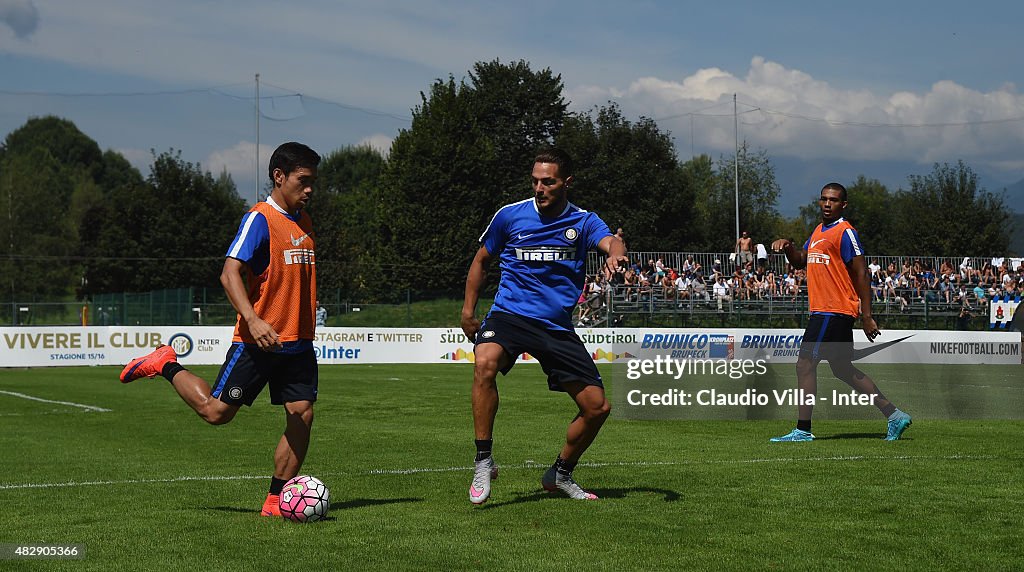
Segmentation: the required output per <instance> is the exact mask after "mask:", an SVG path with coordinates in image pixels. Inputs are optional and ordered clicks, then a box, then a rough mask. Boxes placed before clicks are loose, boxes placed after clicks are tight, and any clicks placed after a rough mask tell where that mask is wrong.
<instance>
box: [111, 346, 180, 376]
mask: <svg viewBox="0 0 1024 572" xmlns="http://www.w3.org/2000/svg"><path fill="white" fill-rule="evenodd" d="M173 361H178V354H176V353H174V349H173V348H172V347H171V346H157V348H156V349H155V350H153V351H152V353H149V354H146V355H144V356H142V357H139V358H135V359H133V360H132V361H131V362H129V363H128V365H126V366H124V369H123V370H121V383H131V382H133V381H135V380H136V379H139V378H140V377H154V376H157V375H160V372H161V371H163V369H164V366H165V365H167V364H168V363H170V362H173Z"/></svg>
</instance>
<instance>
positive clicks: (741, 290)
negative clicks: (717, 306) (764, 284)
mask: <svg viewBox="0 0 1024 572" xmlns="http://www.w3.org/2000/svg"><path fill="white" fill-rule="evenodd" d="M729 289H730V290H732V296H733V300H746V299H747V298H748V292H747V283H746V282H745V281H744V279H743V272H741V271H740V269H739V268H737V269H736V271H735V272H733V275H732V278H731V279H730V280H729Z"/></svg>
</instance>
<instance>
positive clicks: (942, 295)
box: [939, 274, 953, 304]
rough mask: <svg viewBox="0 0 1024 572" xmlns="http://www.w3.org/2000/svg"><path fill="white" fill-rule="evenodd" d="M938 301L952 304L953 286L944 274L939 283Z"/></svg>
mask: <svg viewBox="0 0 1024 572" xmlns="http://www.w3.org/2000/svg"><path fill="white" fill-rule="evenodd" d="M939 301H940V302H943V303H945V304H952V303H953V284H951V283H950V281H949V275H948V274H944V275H943V276H942V279H941V280H940V281H939Z"/></svg>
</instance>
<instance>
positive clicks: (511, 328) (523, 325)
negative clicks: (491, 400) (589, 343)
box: [476, 312, 604, 391]
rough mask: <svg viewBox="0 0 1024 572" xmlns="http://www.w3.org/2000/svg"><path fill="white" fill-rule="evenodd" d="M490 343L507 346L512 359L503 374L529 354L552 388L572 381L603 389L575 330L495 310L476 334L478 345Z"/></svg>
mask: <svg viewBox="0 0 1024 572" xmlns="http://www.w3.org/2000/svg"><path fill="white" fill-rule="evenodd" d="M491 342H493V343H496V344H498V345H500V346H501V347H502V348H504V349H505V353H507V354H508V355H509V357H510V358H511V361H510V363H509V365H508V367H506V368H504V369H502V370H501V373H502V375H506V374H508V372H509V371H510V370H511V369H512V366H514V365H515V364H516V359H517V358H518V357H519V355H520V354H523V353H528V354H530V355H531V356H533V357H535V358H536V359H537V361H538V362H540V367H541V369H543V370H544V373H546V374H547V375H548V389H550V390H551V391H565V388H564V387H563V386H562V384H563V383H567V382H573V381H579V382H582V383H584V384H586V385H596V386H598V387H600V388H604V384H603V383H601V374H600V373H598V371H597V366H596V365H594V358H592V357H591V356H590V352H588V351H587V348H586V346H584V345H583V342H582V341H581V340H580V337H579V336H577V335H576V332H570V331H566V330H551V329H549V328H548V327H546V326H545V325H544V324H542V323H540V322H538V321H536V320H531V319H529V318H522V317H519V316H513V315H512V314H506V313H504V312H492V313H491V314H490V315H489V316H487V318H486V319H484V321H483V323H482V324H480V331H479V332H477V334H476V343H477V344H485V343H491Z"/></svg>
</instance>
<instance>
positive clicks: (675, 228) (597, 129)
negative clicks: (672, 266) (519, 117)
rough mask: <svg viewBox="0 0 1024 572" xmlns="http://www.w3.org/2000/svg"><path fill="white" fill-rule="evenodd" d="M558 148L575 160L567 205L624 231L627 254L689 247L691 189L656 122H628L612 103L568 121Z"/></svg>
mask: <svg viewBox="0 0 1024 572" xmlns="http://www.w3.org/2000/svg"><path fill="white" fill-rule="evenodd" d="M557 145H558V146H559V147H562V148H563V149H565V150H566V151H568V152H569V153H570V154H571V155H572V156H573V157H574V159H575V160H576V177H575V178H576V181H575V183H573V185H572V191H571V194H570V197H569V198H570V200H571V201H573V203H575V204H578V205H580V206H582V207H583V208H586V209H588V210H594V211H596V212H598V213H599V214H600V215H601V216H602V218H603V219H604V220H605V221H606V222H607V223H608V224H609V225H611V226H612V227H616V226H621V227H623V228H624V229H626V231H627V237H628V240H627V245H628V246H629V248H630V249H631V250H679V249H683V248H685V245H687V244H689V243H690V242H691V241H692V239H693V234H692V225H691V224H690V222H691V220H692V218H693V209H692V205H693V198H694V197H693V189H692V187H690V186H688V185H686V184H685V183H686V178H685V177H684V176H683V172H682V170H681V169H680V165H679V161H678V159H677V158H676V153H675V147H674V146H673V143H672V137H671V135H670V134H668V133H664V132H662V131H660V130H659V129H658V126H657V124H655V123H654V121H652V120H650V119H648V118H644V117H641V118H640V119H639V120H638V121H636V122H635V123H633V122H630V121H628V120H627V119H625V118H624V117H623V116H622V112H621V111H620V109H619V107H618V105H616V104H615V103H610V104H608V105H607V106H604V107H601V108H597V109H594V110H592V111H591V112H590V113H588V114H575V115H570V116H569V117H567V118H566V121H565V125H564V127H563V128H562V131H561V132H560V133H559V135H558V138H557ZM614 230H615V229H614V228H612V231H614Z"/></svg>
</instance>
